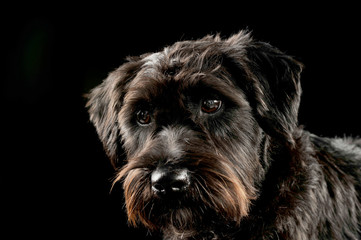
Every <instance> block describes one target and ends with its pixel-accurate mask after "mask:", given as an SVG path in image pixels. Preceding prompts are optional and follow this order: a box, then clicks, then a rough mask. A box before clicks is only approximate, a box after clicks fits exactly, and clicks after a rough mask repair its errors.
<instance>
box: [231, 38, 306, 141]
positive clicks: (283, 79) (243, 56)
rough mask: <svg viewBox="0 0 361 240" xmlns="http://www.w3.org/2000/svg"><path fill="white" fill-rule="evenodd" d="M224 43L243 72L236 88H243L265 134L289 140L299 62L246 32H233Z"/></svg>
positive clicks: (293, 122) (297, 97)
mask: <svg viewBox="0 0 361 240" xmlns="http://www.w3.org/2000/svg"><path fill="white" fill-rule="evenodd" d="M228 43H231V49H232V50H233V51H232V52H231V53H232V54H231V55H232V59H233V61H236V64H237V65H238V67H239V68H241V69H242V72H243V73H242V76H239V77H240V78H241V80H240V81H238V84H241V85H242V86H240V88H241V89H243V90H244V91H245V93H246V96H247V97H248V101H249V102H250V104H251V107H252V108H253V111H254V114H255V116H256V119H257V121H258V122H259V124H260V126H261V127H262V128H263V129H264V131H265V132H266V133H268V134H270V135H272V136H275V137H278V138H282V139H286V140H287V141H288V142H290V143H293V138H292V133H293V130H294V129H295V128H296V127H297V125H298V109H299V104H300V96H301V86H300V73H301V71H302V68H303V65H302V64H301V63H300V62H298V61H296V60H294V59H293V58H292V57H290V56H288V55H286V54H284V53H282V52H281V51H279V50H278V49H277V48H275V47H273V46H271V45H270V44H268V43H264V42H258V41H254V40H252V38H251V37H250V36H249V34H245V33H240V34H238V35H235V36H233V37H231V38H230V39H228ZM232 47H233V48H232ZM237 49H238V51H237ZM237 52H238V53H237Z"/></svg>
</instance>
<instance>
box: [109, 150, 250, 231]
mask: <svg viewBox="0 0 361 240" xmlns="http://www.w3.org/2000/svg"><path fill="white" fill-rule="evenodd" d="M185 158H187V159H189V161H186V162H187V168H188V169H189V171H190V172H191V185H190V187H189V189H188V190H187V191H186V192H185V193H182V194H181V195H176V196H171V197H166V198H160V197H158V196H157V195H156V194H155V193H154V192H153V191H152V189H151V183H150V174H151V170H150V169H148V168H145V167H144V166H141V162H142V160H141V159H144V156H142V157H140V158H138V159H132V160H131V161H129V162H128V164H126V165H125V166H124V167H123V168H122V170H121V171H120V172H119V173H118V175H117V178H116V180H115V182H117V181H120V180H123V188H124V196H125V202H126V209H127V214H128V219H129V223H130V224H131V225H133V226H137V225H138V224H139V223H142V224H143V225H144V226H145V227H147V228H148V229H151V230H159V229H160V230H162V231H164V229H169V228H171V229H172V232H180V233H182V234H184V233H186V232H188V234H191V232H192V231H195V229H206V228H207V225H208V226H209V225H210V224H213V223H212V222H216V221H218V222H227V223H231V224H232V223H233V224H234V225H237V224H238V223H239V222H240V219H241V218H242V217H244V216H246V215H247V213H248V209H249V206H250V201H251V199H252V198H254V195H255V193H254V191H253V190H252V188H251V187H248V189H246V187H245V184H244V182H242V181H241V178H240V176H239V175H238V174H239V172H240V169H239V166H235V165H234V164H233V163H232V161H231V160H229V159H226V158H222V156H221V155H213V154H206V153H199V152H198V153H197V154H191V155H189V156H186V157H185ZM211 221H212V222H211Z"/></svg>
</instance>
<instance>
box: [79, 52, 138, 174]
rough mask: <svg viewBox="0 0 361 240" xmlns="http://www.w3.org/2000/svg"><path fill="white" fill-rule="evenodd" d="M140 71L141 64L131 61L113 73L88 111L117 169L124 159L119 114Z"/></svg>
mask: <svg viewBox="0 0 361 240" xmlns="http://www.w3.org/2000/svg"><path fill="white" fill-rule="evenodd" d="M138 69H139V61H136V60H135V58H128V62H127V63H125V64H123V65H122V66H120V67H119V68H118V69H116V70H115V71H113V72H111V73H110V74H109V75H108V77H107V78H106V79H105V80H104V81H103V82H102V83H101V84H100V85H99V86H97V87H96V88H94V89H93V90H92V91H91V92H90V93H89V94H88V95H87V98H88V102H87V104H86V107H87V108H88V112H89V115H90V121H91V122H92V123H93V124H94V126H95V128H96V131H97V133H98V136H99V138H100V140H101V142H102V143H103V146H104V149H105V151H106V153H107V155H108V157H109V158H110V160H111V163H112V165H113V166H114V167H117V165H118V163H119V162H120V159H119V158H120V157H121V156H122V155H123V150H122V146H121V137H120V135H119V125H118V113H119V111H120V108H121V106H122V100H123V97H124V94H125V92H126V85H127V83H128V82H130V80H131V79H133V78H134V76H135V74H136V72H137V70H138Z"/></svg>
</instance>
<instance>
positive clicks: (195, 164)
mask: <svg viewBox="0 0 361 240" xmlns="http://www.w3.org/2000/svg"><path fill="white" fill-rule="evenodd" d="M300 72H301V65H300V64H299V63H298V62H296V61H294V60H293V59H292V58H290V57H289V56H286V55H284V54H283V53H281V52H280V51H278V50H277V49H275V48H273V47H271V46H270V45H268V44H265V43H262V42H256V41H254V40H253V39H252V38H251V37H250V36H249V34H247V33H245V32H240V33H239V34H237V35H234V36H232V37H230V38H229V39H226V40H222V39H220V38H219V37H218V36H216V37H211V36H208V37H205V38H203V39H200V40H197V41H184V42H178V43H175V44H174V45H173V46H170V47H166V48H165V49H164V50H163V51H161V52H158V53H153V54H145V55H142V56H140V57H137V58H131V59H129V61H128V62H127V63H125V64H124V65H122V66H121V67H120V68H119V69H117V70H115V71H114V72H112V73H111V74H110V75H109V77H108V78H107V79H106V80H105V81H104V82H103V83H102V84H101V85H100V86H98V87H97V88H95V89H94V90H93V91H92V92H91V93H90V95H89V102H88V107H89V113H90V118H91V121H92V122H93V123H94V125H95V127H96V129H97V132H98V134H99V137H100V139H101V141H102V142H103V145H104V148H105V150H106V152H107V154H108V156H109V157H110V159H111V161H112V163H113V165H114V166H115V167H119V168H118V169H119V170H118V172H117V177H116V180H115V182H118V181H122V182H123V188H124V195H125V201H126V208H127V213H128V217H129V221H130V223H131V224H133V225H137V224H138V223H142V224H144V225H145V226H146V227H148V228H149V229H160V230H163V231H172V233H173V234H175V233H179V234H185V235H184V237H185V236H187V235H188V236H192V235H194V234H195V232H197V231H199V229H205V228H207V226H210V225H214V224H215V222H216V221H218V222H220V223H221V224H225V222H227V224H228V225H229V226H232V225H237V224H239V222H240V221H241V219H242V217H244V216H246V215H247V214H248V212H249V209H250V206H251V201H252V200H253V199H255V198H257V188H258V186H259V185H260V184H261V182H262V179H263V177H264V174H265V172H266V169H267V166H268V165H269V163H268V162H267V158H266V157H265V156H264V155H265V154H266V153H265V152H264V147H265V146H264V139H265V138H266V137H273V138H275V139H277V141H283V142H285V144H292V141H291V138H290V134H291V133H292V130H293V129H294V128H295V127H296V125H297V111H298V105H299V97H300V86H299V74H300Z"/></svg>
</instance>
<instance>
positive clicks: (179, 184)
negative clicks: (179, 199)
mask: <svg viewBox="0 0 361 240" xmlns="http://www.w3.org/2000/svg"><path fill="white" fill-rule="evenodd" d="M187 186H188V184H187V182H186V181H183V180H179V181H174V182H173V183H172V184H171V189H172V191H174V192H179V191H183V190H186V189H187Z"/></svg>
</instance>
